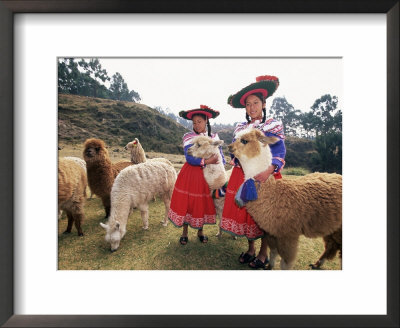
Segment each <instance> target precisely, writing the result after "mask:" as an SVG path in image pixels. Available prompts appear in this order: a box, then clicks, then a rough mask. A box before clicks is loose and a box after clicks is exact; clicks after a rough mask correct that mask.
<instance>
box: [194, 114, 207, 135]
mask: <svg viewBox="0 0 400 328" xmlns="http://www.w3.org/2000/svg"><path fill="white" fill-rule="evenodd" d="M195 116H200V117H201V118H203V119H204V120H205V121H206V122H207V131H208V136H209V137H211V124H210V120H209V119H207V116H205V115H204V114H200V113H197V114H194V115H193V116H192V120H193V117H195ZM193 131H194V132H195V133H196V134H198V133H197V132H196V131H195V130H194V129H193Z"/></svg>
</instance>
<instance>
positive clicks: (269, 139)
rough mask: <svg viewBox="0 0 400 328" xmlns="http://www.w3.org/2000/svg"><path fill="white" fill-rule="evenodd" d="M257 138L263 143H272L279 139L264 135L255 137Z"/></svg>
mask: <svg viewBox="0 0 400 328" xmlns="http://www.w3.org/2000/svg"><path fill="white" fill-rule="evenodd" d="M257 139H258V141H260V142H261V143H262V144H264V145H272V144H274V143H275V142H277V141H278V140H279V138H276V137H266V136H259V137H257Z"/></svg>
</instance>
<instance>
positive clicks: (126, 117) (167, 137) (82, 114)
mask: <svg viewBox="0 0 400 328" xmlns="http://www.w3.org/2000/svg"><path fill="white" fill-rule="evenodd" d="M187 131H188V130H186V129H185V128H184V127H183V126H181V125H180V124H178V123H177V122H174V121H173V120H172V119H170V118H168V117H166V116H163V115H161V114H160V113H159V112H158V111H157V110H155V109H153V108H150V107H148V106H146V105H143V104H138V103H134V102H128V101H116V100H110V99H101V98H90V97H85V96H77V95H67V94H59V95H58V142H59V144H81V143H83V142H85V140H86V139H87V138H99V139H102V140H104V141H105V143H106V144H107V145H108V146H125V145H126V144H127V143H128V142H130V141H132V140H133V139H134V138H138V139H139V140H140V143H141V144H142V145H143V148H144V149H146V151H154V152H163V153H170V154H179V153H183V150H182V146H181V143H182V136H183V134H184V133H186V132H187Z"/></svg>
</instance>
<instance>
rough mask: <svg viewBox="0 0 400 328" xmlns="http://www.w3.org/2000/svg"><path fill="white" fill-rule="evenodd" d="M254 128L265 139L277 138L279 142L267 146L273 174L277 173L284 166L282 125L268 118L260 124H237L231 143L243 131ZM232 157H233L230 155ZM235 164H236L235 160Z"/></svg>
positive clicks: (284, 153) (256, 122) (258, 122)
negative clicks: (270, 154)
mask: <svg viewBox="0 0 400 328" xmlns="http://www.w3.org/2000/svg"><path fill="white" fill-rule="evenodd" d="M248 128H254V129H258V130H260V131H261V132H263V133H264V135H265V136H266V137H277V138H279V140H278V141H277V142H275V143H274V144H272V145H269V147H270V149H271V153H272V164H273V165H275V166H276V168H275V172H279V171H280V170H281V169H282V168H283V166H284V165H285V155H286V147H285V141H284V140H285V135H284V133H283V126H282V123H281V122H279V121H276V120H274V119H273V118H270V119H268V120H265V122H264V123H261V121H260V120H256V121H255V122H254V123H248V122H242V123H238V124H237V125H236V128H235V132H234V137H233V141H232V142H234V141H235V140H236V135H237V134H238V133H239V132H240V131H243V130H245V129H248ZM231 157H233V155H231ZM235 164H236V165H237V164H238V161H237V159H235Z"/></svg>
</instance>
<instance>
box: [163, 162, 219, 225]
mask: <svg viewBox="0 0 400 328" xmlns="http://www.w3.org/2000/svg"><path fill="white" fill-rule="evenodd" d="M168 217H169V219H170V220H171V222H172V223H173V224H174V225H175V226H177V227H182V225H183V224H185V223H186V224H188V225H190V226H191V227H192V228H195V229H200V228H202V227H203V225H205V224H215V223H216V218H215V206H214V202H213V199H212V198H211V194H210V189H209V187H208V184H207V182H206V180H205V179H204V176H203V170H202V168H201V167H200V166H193V165H190V164H188V163H185V164H184V165H183V167H182V169H181V171H180V172H179V175H178V178H177V179H176V183H175V187H174V191H173V194H172V198H171V206H170V209H169V212H168Z"/></svg>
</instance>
